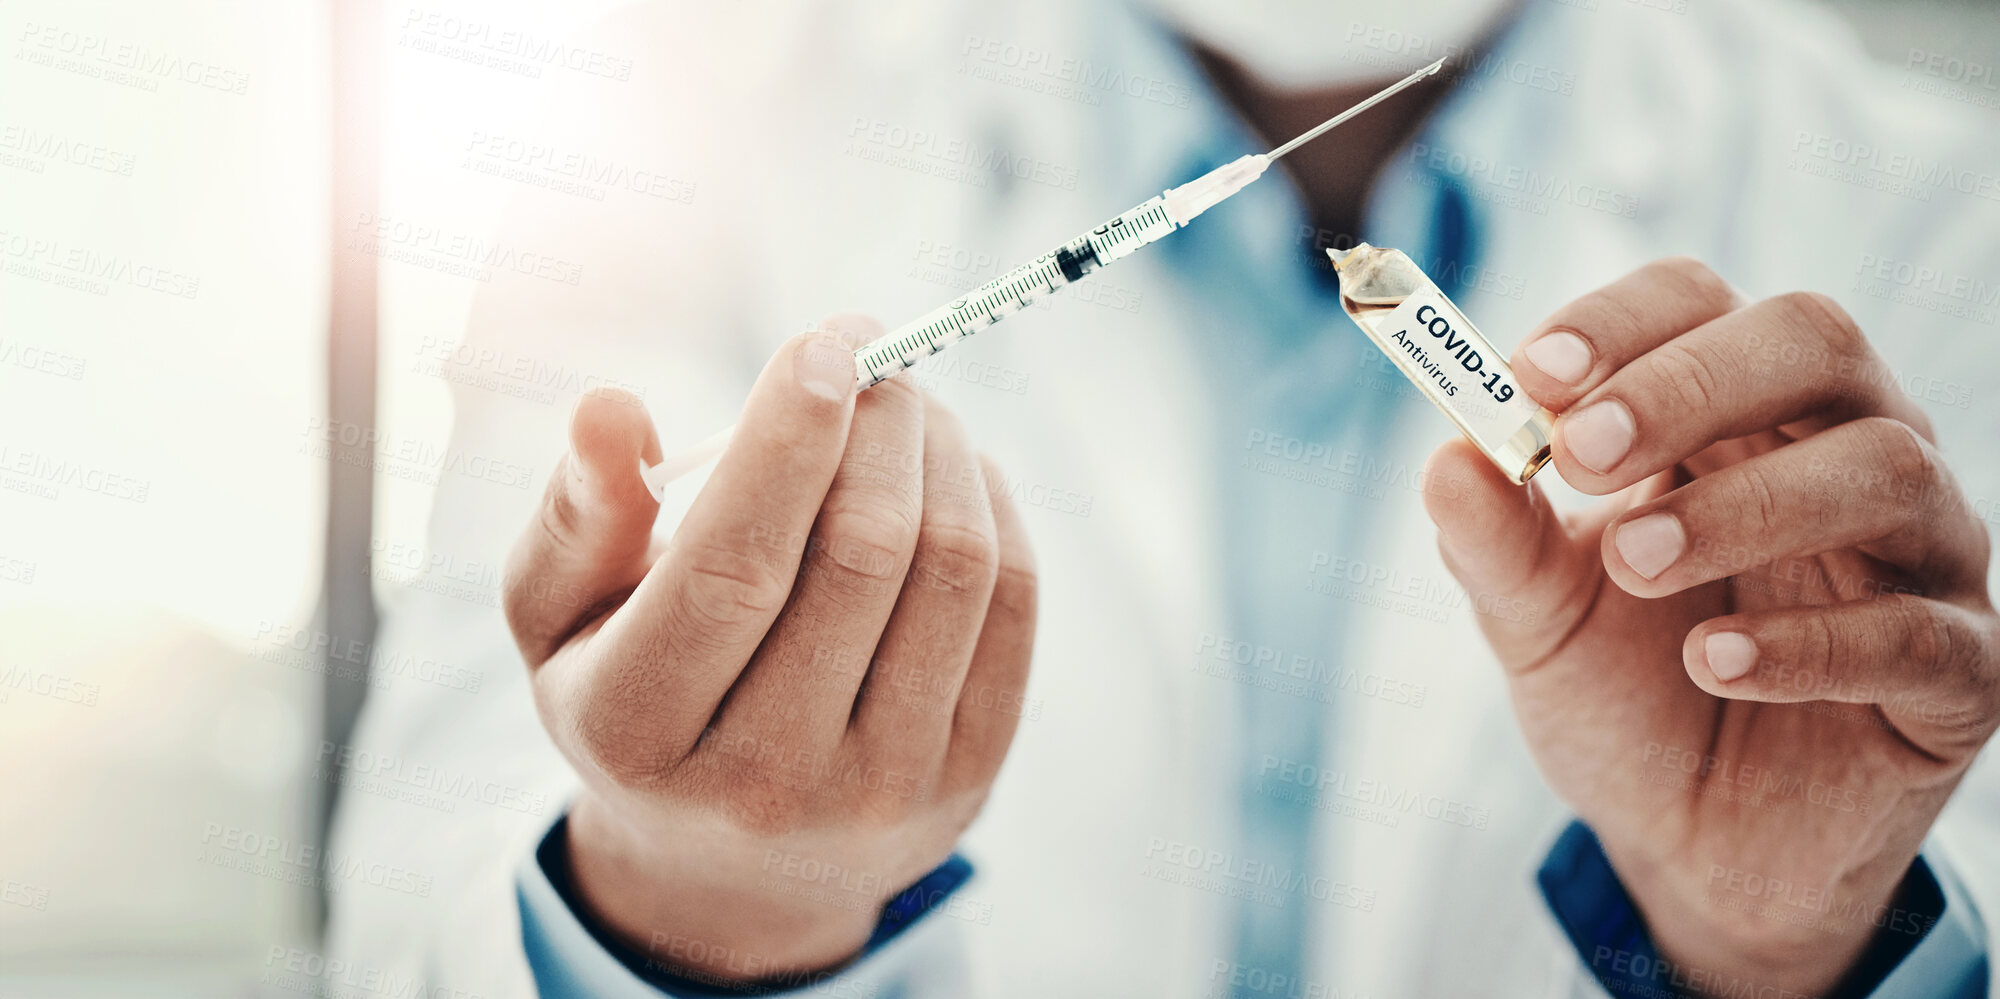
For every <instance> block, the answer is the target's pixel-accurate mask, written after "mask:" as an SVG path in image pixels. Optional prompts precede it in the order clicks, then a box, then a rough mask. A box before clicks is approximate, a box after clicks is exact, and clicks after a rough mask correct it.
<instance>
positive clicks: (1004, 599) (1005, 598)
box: [987, 562, 1042, 624]
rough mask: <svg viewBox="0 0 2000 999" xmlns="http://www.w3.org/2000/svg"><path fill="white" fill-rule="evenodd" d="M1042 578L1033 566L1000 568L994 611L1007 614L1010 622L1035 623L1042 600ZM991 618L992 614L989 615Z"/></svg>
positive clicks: (1009, 565) (994, 590) (994, 597)
mask: <svg viewBox="0 0 2000 999" xmlns="http://www.w3.org/2000/svg"><path fill="white" fill-rule="evenodd" d="M1041 588H1042V581H1041V577H1040V576H1039V575H1037V574H1036V572H1035V567H1034V566H1033V565H1017V564H1014V563H1011V562H1010V563H1007V564H1004V565H1002V566H1001V567H1000V572H999V575H998V577H997V579H996V581H995V583H994V586H993V605H992V606H993V609H995V610H998V611H1000V612H1001V613H1003V614H1005V615H1006V616H1007V618H1008V619H1009V620H1013V621H1018V622H1022V623H1024V624H1025V623H1029V622H1033V621H1034V619H1035V609H1036V607H1037V606H1038V605H1039V602H1040V600H1041ZM987 616H988V617H989V618H990V617H992V614H991V613H989V614H988V615H987Z"/></svg>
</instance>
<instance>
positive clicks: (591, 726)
mask: <svg viewBox="0 0 2000 999" xmlns="http://www.w3.org/2000/svg"><path fill="white" fill-rule="evenodd" d="M621 714H622V713H620V712H616V711H605V710H586V711H585V712H583V714H582V715H581V716H580V717H579V718H578V719H577V720H576V721H575V722H574V723H573V724H572V726H571V740H572V743H573V744H574V745H575V747H576V752H577V753H578V754H579V755H581V756H582V757H583V761H584V762H585V763H587V764H589V765H590V766H591V767H592V768H593V769H595V770H596V771H597V772H599V773H601V774H603V775H604V776H605V778H606V779H607V780H609V781H611V782H612V783H613V784H615V785H618V786H619V787H626V788H650V787H657V786H659V785H660V784H661V783H662V782H664V781H665V779H666V777H667V775H668V774H669V773H670V772H671V770H672V768H673V760H672V758H671V757H669V755H668V754H667V751H666V750H665V748H664V746H665V742H664V740H662V739H660V738H658V737H657V735H656V734H655V733H650V732H641V731H635V730H634V728H635V726H633V725H632V724H631V723H629V722H627V721H624V720H622V719H621Z"/></svg>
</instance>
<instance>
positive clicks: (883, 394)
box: [716, 378, 925, 747]
mask: <svg viewBox="0 0 2000 999" xmlns="http://www.w3.org/2000/svg"><path fill="white" fill-rule="evenodd" d="M924 457H925V452H924V402H923V398H922V395H921V393H919V392H918V391H917V389H916V387H915V386H914V385H913V384H911V383H910V382H909V380H907V379H902V378H892V379H890V380H888V381H886V382H883V383H882V384H880V385H877V386H876V387H875V388H874V389H872V390H870V391H869V392H867V393H865V394H864V395H862V396H861V397H860V398H858V399H856V400H855V406H854V424H853V428H852V429H851V430H850V431H849V432H848V437H847V452H846V454H845V455H844V456H843V457H842V458H841V462H840V468H839V470H838V471H837V472H835V473H834V476H833V485H832V487H831V488H829V489H828V490H827V493H826V501H825V502H824V503H823V504H821V506H820V510H819V517H818V519H817V520H816V521H815V522H814V523H813V527H812V534H811V537H810V538H809V539H808V541H807V543H806V553H805V556H804V558H803V560H802V561H801V562H800V564H799V575H798V580H797V582H795V583H794V584H793V586H792V595H791V599H790V600H789V601H788V602H787V603H786V605H785V609H784V610H783V611H782V612H781V613H780V614H779V615H778V619H777V621H776V623H774V624H773V625H772V627H771V631H770V634H769V635H768V636H767V637H766V638H765V640H764V644H763V646H762V647H761V648H759V649H758V650H757V655H756V657H755V658H754V659H752V660H751V662H750V666H749V668H748V669H746V670H745V671H744V673H743V676H742V677H741V678H740V679H739V680H737V682H736V686H735V688H734V689H732V690H731V691H730V692H729V697H728V700H727V702H726V703H725V704H724V705H723V708H722V712H721V714H720V715H719V716H718V718H717V721H716V724H717V727H718V728H721V729H723V730H726V731H729V732H743V731H748V732H752V733H755V734H757V735H758V736H759V737H760V738H764V739H767V740H771V741H773V742H775V743H779V744H784V745H806V746H813V747H830V746H831V745H833V744H834V743H836V742H838V741H839V740H840V738H841V736H842V735H843V734H844V733H845V732H846V730H847V725H848V721H849V717H850V715H851V714H852V713H853V709H854V692H855V690H856V689H857V688H859V687H860V686H861V680H862V677H863V676H865V675H866V674H867V672H868V663H869V660H870V659H871V658H872V657H873V656H874V653H875V647H876V644H877V642H878V641H879V640H880V639H881V637H882V630H883V628H884V627H885V626H887V625H888V623H889V612H890V611H891V610H892V609H893V608H894V607H895V606H896V599H897V595H898V594H899V593H900V592H901V591H902V589H903V585H904V584H903V580H904V576H905V575H907V574H908V572H909V569H910V558H911V556H912V554H913V553H914V552H915V551H916V547H917V528H918V525H919V523H920V522H921V518H922V516H923V508H924V495H923V492H924V472H923V468H924Z"/></svg>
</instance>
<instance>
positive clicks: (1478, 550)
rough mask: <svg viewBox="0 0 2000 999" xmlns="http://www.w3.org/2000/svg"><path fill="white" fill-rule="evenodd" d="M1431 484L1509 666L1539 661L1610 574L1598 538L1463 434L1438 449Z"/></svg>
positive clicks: (1441, 538)
mask: <svg viewBox="0 0 2000 999" xmlns="http://www.w3.org/2000/svg"><path fill="white" fill-rule="evenodd" d="M1423 482H1424V509H1425V510H1426V511H1427V512H1429V513H1430V516H1431V521H1432V523H1435V524H1436V525H1437V528H1438V551H1439V553H1440V554H1441V555H1442V556H1443V557H1444V561H1445V566H1446V567H1447V568H1449V569H1450V570H1451V573H1452V575H1453V576H1455V577H1457V578H1458V582H1459V584H1460V585H1461V586H1464V587H1465V589H1466V592H1467V593H1468V594H1469V595H1470V596H1471V601H1470V602H1471V604H1472V607H1473V609H1474V611H1475V612H1476V613H1477V614H1478V618H1479V626H1480V628H1481V630H1483V631H1485V632H1486V637H1487V640H1488V641H1489V642H1490V643H1492V645H1493V651H1494V652H1495V653H1496V654H1498V656H1499V657H1500V663H1501V665H1503V666H1505V667H1506V668H1507V670H1508V672H1510V673H1519V672H1521V671H1524V670H1527V669H1530V668H1532V667H1533V666H1535V665H1537V664H1538V663H1540V662H1541V660H1543V659H1544V658H1546V657H1547V656H1548V655H1549V654H1550V653H1552V652H1554V651H1555V650H1556V649H1557V648H1559V647H1560V646H1561V645H1562V643H1563V640H1564V639H1566V638H1567V637H1568V636H1569V635H1570V634H1571V633H1572V632H1574V631H1575V630H1576V628H1577V626H1578V624H1579V622H1580V621H1581V620H1582V618H1583V616H1584V615H1585V614H1587V613H1589V610H1590V605H1591V603H1592V597H1593V595H1594V593H1595V590H1596V588H1597V587H1598V586H1599V585H1601V583H1602V577H1603V574H1604V573H1603V567H1602V566H1601V564H1600V563H1599V562H1598V560H1597V544H1596V542H1595V540H1594V538H1593V539H1589V543H1588V544H1585V543H1584V540H1585V539H1580V538H1579V537H1577V536H1576V535H1575V534H1574V533H1573V532H1572V531H1571V529H1570V528H1569V527H1568V526H1567V525H1565V524H1564V523H1563V520H1562V516H1561V515H1560V514H1558V513H1557V512H1556V511H1555V509H1554V508H1553V507H1551V506H1550V505H1549V501H1548V496H1547V495H1546V494H1545V493H1543V492H1542V490H1541V488H1540V487H1538V486H1535V485H1534V484H1532V483H1531V484H1529V485H1528V486H1527V487H1526V488H1522V487H1521V486H1517V485H1514V484H1513V483H1511V482H1509V481H1507V478H1506V476H1504V475H1502V474H1500V470H1499V469H1498V468H1496V467H1494V465H1493V463H1492V462H1490V461H1487V460H1486V457H1485V456H1484V455H1482V454H1481V453H1480V452H1479V449H1478V448H1477V447H1475V446H1473V444H1472V442H1470V441H1467V440H1465V439H1463V438H1454V439H1452V440H1450V441H1447V442H1446V443H1445V444H1444V446H1443V447H1440V448H1438V449H1437V451H1435V452H1433V453H1432V454H1431V457H1430V460H1429V461H1428V462H1426V463H1425V465H1424V478H1423ZM1600 529H1601V525H1600Z"/></svg>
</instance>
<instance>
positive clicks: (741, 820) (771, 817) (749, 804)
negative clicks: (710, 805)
mask: <svg viewBox="0 0 2000 999" xmlns="http://www.w3.org/2000/svg"><path fill="white" fill-rule="evenodd" d="M722 812H723V815H724V816H725V817H726V818H727V819H728V821H729V824H730V825H732V826H735V827H736V828H737V829H739V830H741V831H743V832H744V833H747V834H749V835H750V836H752V837H755V838H757V839H777V838H779V837H782V836H788V835H790V834H792V833H794V832H797V831H798V830H799V828H800V827H801V826H802V825H803V824H804V822H805V814H804V809H802V808H800V807H799V804H798V802H797V800H796V799H795V798H794V796H793V795H792V794H791V793H790V792H788V791H786V790H785V789H783V788H780V787H777V786H775V785H773V784H771V783H769V782H766V781H753V782H751V783H750V784H749V786H747V787H742V788H738V789H737V790H736V791H735V792H734V793H731V794H728V795H726V796H725V797H724V799H723V804H722Z"/></svg>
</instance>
